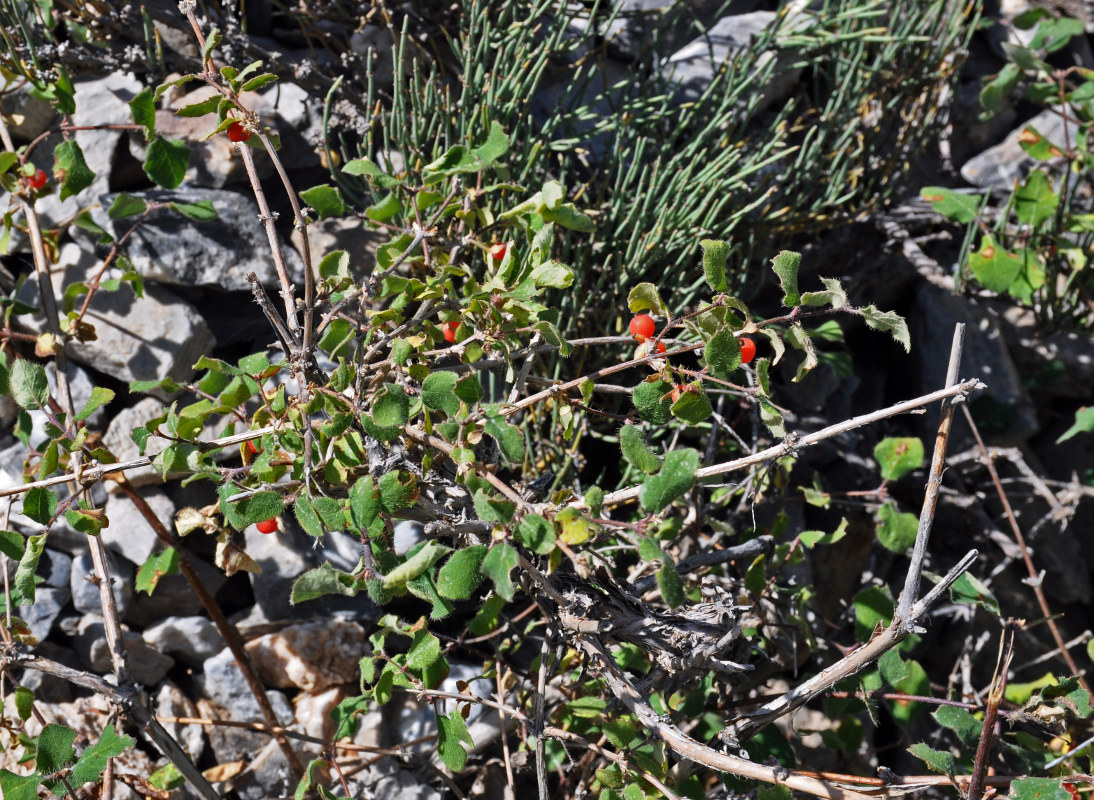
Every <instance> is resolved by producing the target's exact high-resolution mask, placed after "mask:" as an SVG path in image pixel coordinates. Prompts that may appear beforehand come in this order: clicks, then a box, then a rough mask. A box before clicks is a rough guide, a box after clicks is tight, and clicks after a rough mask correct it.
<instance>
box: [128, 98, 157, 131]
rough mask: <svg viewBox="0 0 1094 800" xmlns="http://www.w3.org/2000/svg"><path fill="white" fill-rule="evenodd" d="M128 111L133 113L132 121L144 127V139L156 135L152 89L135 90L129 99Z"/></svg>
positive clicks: (154, 104)
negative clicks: (135, 92)
mask: <svg viewBox="0 0 1094 800" xmlns="http://www.w3.org/2000/svg"><path fill="white" fill-rule="evenodd" d="M129 112H130V113H131V114H132V115H133V121H134V122H135V123H137V124H138V125H140V126H141V127H143V128H144V138H145V139H151V138H152V137H153V136H155V135H156V99H155V92H154V91H153V90H152V89H149V88H145V89H141V90H140V91H139V92H137V94H136V95H134V96H133V99H132V100H130V101H129Z"/></svg>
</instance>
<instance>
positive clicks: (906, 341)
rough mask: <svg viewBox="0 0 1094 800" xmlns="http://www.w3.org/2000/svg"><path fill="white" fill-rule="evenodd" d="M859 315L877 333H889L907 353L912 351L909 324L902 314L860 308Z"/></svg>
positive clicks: (867, 307)
mask: <svg viewBox="0 0 1094 800" xmlns="http://www.w3.org/2000/svg"><path fill="white" fill-rule="evenodd" d="M858 313H859V314H861V315H862V318H863V320H864V321H865V322H866V324H867V326H869V327H871V328H873V329H874V330H875V331H888V332H889V334H890V335H891V336H892V337H893V338H894V339H896V341H897V343H898V344H900V345H901V346H902V347H903V348H904V352H905V353H910V352H911V351H912V338H911V334H909V333H908V323H907V322H905V321H904V317H902V316H900V314H898V313H896V312H895V311H879V310H878V309H877V308H876V307H875V306H866V308H860V309H858Z"/></svg>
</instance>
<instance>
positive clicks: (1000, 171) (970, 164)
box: [961, 109, 1075, 192]
mask: <svg viewBox="0 0 1094 800" xmlns="http://www.w3.org/2000/svg"><path fill="white" fill-rule="evenodd" d="M1073 118H1074V117H1073ZM1029 127H1032V128H1033V129H1034V130H1036V131H1037V133H1039V134H1041V136H1043V137H1044V138H1045V139H1046V140H1047V141H1049V142H1051V143H1052V144H1055V145H1056V146H1057V147H1059V148H1060V149H1061V151H1062V149H1063V144H1064V121H1063V117H1061V116H1060V113H1059V111H1056V110H1053V109H1046V110H1044V111H1042V112H1041V113H1040V114H1038V115H1037V116H1036V117H1034V118H1033V119H1030V120H1027V121H1025V122H1023V123H1022V124H1021V125H1019V126H1018V127H1017V128H1015V129H1014V130H1013V131H1011V132H1010V133H1009V134H1008V135H1007V138H1006V139H1004V140H1003V141H1002V142H1000V143H999V144H997V145H995V146H994V147H989V148H988V149H987V150H985V151H984V152H983V153H981V154H980V155H978V156H974V157H973V158H971V159H969V160H968V161H967V162H965V165H964V166H963V167H961V177H962V178H964V179H965V180H967V181H968V182H969V183H971V184H972V185H973V186H979V187H980V188H982V189H998V190H1000V191H1004V192H1006V191H1010V190H1011V189H1013V188H1014V182H1015V181H1019V180H1022V179H1023V178H1025V176H1026V175H1027V174H1028V173H1029V171H1030V169H1031V168H1032V167H1033V166H1034V165H1035V164H1037V163H1039V162H1038V161H1037V160H1036V159H1035V158H1033V156H1031V155H1029V154H1028V153H1026V151H1025V150H1023V149H1022V145H1021V140H1022V136H1023V133H1024V131H1025V130H1026V128H1029ZM1069 130H1070V133H1071V138H1072V139H1074V136H1075V124H1074V123H1071V125H1070V126H1069Z"/></svg>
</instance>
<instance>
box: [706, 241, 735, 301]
mask: <svg viewBox="0 0 1094 800" xmlns="http://www.w3.org/2000/svg"><path fill="white" fill-rule="evenodd" d="M699 246H700V247H702V248H703V277H704V278H706V281H707V285H708V286H709V287H710V290H711V291H712V292H724V291H726V290H727V289H728V288H729V286H728V284H727V283H726V258H727V256H729V251H730V249H731V247H730V245H729V242H722V241H718V240H716V239H703V240H702V241H701V242H699Z"/></svg>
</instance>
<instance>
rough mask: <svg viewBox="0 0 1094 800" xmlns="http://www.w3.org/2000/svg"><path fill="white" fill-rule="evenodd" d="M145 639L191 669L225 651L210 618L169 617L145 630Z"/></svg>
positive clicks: (222, 641)
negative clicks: (188, 665)
mask: <svg viewBox="0 0 1094 800" xmlns="http://www.w3.org/2000/svg"><path fill="white" fill-rule="evenodd" d="M144 640H145V641H146V642H148V644H149V645H150V646H151V647H154V648H155V649H157V650H159V651H160V652H161V653H168V654H170V655H173V656H175V657H176V658H178V659H179V660H180V661H184V662H186V663H187V664H190V665H191V666H199V665H200V664H202V663H203V662H205V661H206V660H207V659H210V658H212V657H213V656H215V655H216V654H217V653H219V652H220V651H221V650H223V649H224V640H223V639H221V638H220V634H219V633H217V628H216V625H214V624H213V622H212V620H210V619H209V618H207V617H168V618H167V619H165V620H164V621H163V622H160V623H158V624H156V625H153V626H151V627H149V628H145V630H144Z"/></svg>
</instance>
